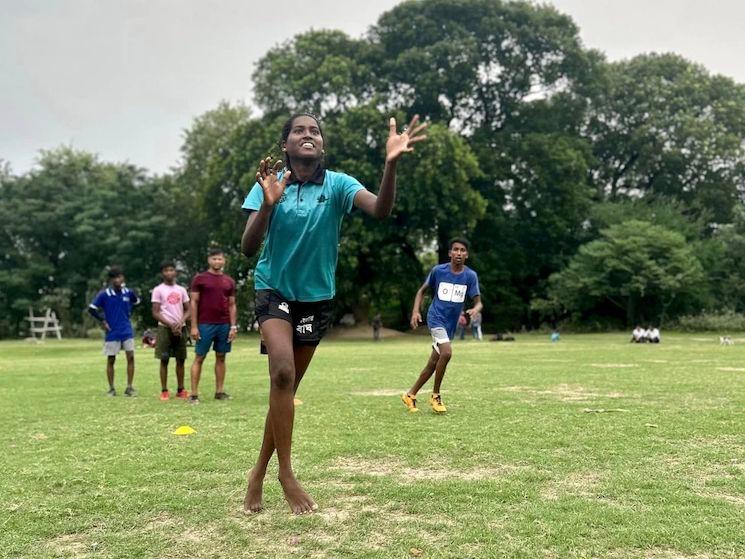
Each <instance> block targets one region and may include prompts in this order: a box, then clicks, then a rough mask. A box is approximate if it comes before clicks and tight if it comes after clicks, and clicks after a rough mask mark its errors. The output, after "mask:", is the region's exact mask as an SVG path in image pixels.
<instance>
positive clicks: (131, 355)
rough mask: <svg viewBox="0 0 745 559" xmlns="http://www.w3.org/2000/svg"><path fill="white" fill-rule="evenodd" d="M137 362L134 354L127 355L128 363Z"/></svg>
mask: <svg viewBox="0 0 745 559" xmlns="http://www.w3.org/2000/svg"><path fill="white" fill-rule="evenodd" d="M134 362H135V356H134V354H133V353H128V354H127V363H134Z"/></svg>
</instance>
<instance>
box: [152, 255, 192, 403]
mask: <svg viewBox="0 0 745 559" xmlns="http://www.w3.org/2000/svg"><path fill="white" fill-rule="evenodd" d="M160 273H161V275H162V276H163V283H161V284H160V285H158V286H157V287H156V288H155V289H153V295H152V297H151V302H152V304H153V318H154V319H155V320H157V321H158V334H157V339H156V342H155V358H156V359H159V360H160V386H161V392H160V399H161V400H163V401H165V400H168V398H169V397H170V394H169V393H168V361H169V359H170V358H171V357H175V358H176V381H177V382H178V391H177V392H176V397H177V398H181V399H184V400H185V399H186V398H188V396H189V393H188V392H187V391H186V390H184V362H185V361H186V340H187V336H188V335H189V334H188V330H187V329H186V321H187V320H189V314H190V308H189V294H188V293H187V292H186V289H184V288H183V287H181V286H180V285H178V284H177V283H176V266H175V265H174V263H173V262H163V264H161V265H160Z"/></svg>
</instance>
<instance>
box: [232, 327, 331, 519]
mask: <svg viewBox="0 0 745 559" xmlns="http://www.w3.org/2000/svg"><path fill="white" fill-rule="evenodd" d="M262 333H263V334H264V339H265V341H266V346H267V351H268V353H269V376H270V379H271V385H270V391H269V414H268V416H267V421H266V424H265V430H264V441H263V443H262V448H261V452H260V455H259V461H258V462H257V465H256V468H255V472H254V470H252V472H251V474H250V476H249V488H248V490H247V492H246V499H245V500H244V508H245V509H246V510H247V511H249V512H251V511H253V510H260V509H261V497H260V494H261V493H260V492H261V485H260V483H259V480H260V479H263V474H265V473H266V464H267V463H268V462H269V459H270V458H271V456H272V446H274V447H276V450H277V458H278V460H279V481H280V484H281V485H282V490H283V491H284V494H285V498H286V499H287V502H288V504H289V505H290V509H291V510H292V512H293V513H295V514H305V513H309V512H312V511H313V510H315V508H317V505H316V504H315V502H314V501H313V499H311V497H310V496H309V495H308V494H307V493H306V492H305V490H304V489H303V488H302V487H301V486H300V484H299V483H298V481H297V479H296V478H295V474H294V473H293V471H292V430H293V424H294V419H295V405H294V403H293V399H294V394H295V391H296V389H297V386H298V385H299V382H300V380H301V378H302V377H301V376H300V375H296V368H295V363H296V355H295V353H296V351H295V348H294V347H293V342H292V325H291V324H290V323H289V322H286V321H284V320H281V319H269V320H267V321H265V322H264V324H263V325H262ZM314 349H315V348H313V349H305V348H297V351H298V357H299V359H298V365H301V366H303V365H304V368H306V369H307V366H308V363H310V359H311V358H312V355H313V350H314ZM303 372H304V371H303ZM270 433H271V438H270ZM272 443H273V444H272ZM262 470H263V471H262Z"/></svg>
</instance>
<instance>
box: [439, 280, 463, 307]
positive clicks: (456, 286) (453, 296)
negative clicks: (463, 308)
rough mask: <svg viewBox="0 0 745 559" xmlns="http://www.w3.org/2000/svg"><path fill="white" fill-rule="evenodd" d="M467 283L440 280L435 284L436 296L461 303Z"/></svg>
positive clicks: (441, 299)
mask: <svg viewBox="0 0 745 559" xmlns="http://www.w3.org/2000/svg"><path fill="white" fill-rule="evenodd" d="M467 289H468V286H467V285H463V284H460V283H448V282H446V281H441V282H440V284H439V285H438V286H437V298H438V299H440V301H445V302H452V303H462V302H463V301H465V300H466V291H467Z"/></svg>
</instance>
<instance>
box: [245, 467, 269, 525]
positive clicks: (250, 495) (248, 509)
mask: <svg viewBox="0 0 745 559" xmlns="http://www.w3.org/2000/svg"><path fill="white" fill-rule="evenodd" d="M263 490H264V476H263V475H259V474H257V473H254V470H251V471H250V472H249V473H248V489H246V497H245V499H243V512H245V513H246V514H253V513H255V512H261V511H262V510H264V504H263V503H262V494H263Z"/></svg>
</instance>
